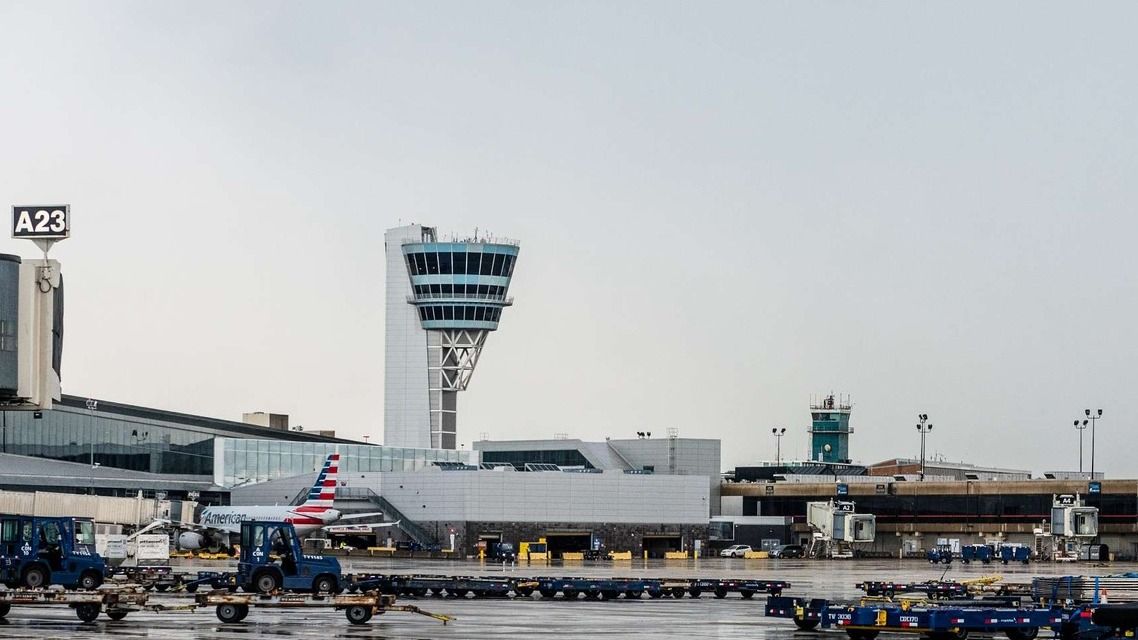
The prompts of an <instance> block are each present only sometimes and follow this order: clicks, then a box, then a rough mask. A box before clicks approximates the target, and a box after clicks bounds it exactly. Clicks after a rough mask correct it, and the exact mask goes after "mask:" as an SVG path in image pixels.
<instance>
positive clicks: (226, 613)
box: [195, 590, 454, 624]
mask: <svg viewBox="0 0 1138 640" xmlns="http://www.w3.org/2000/svg"><path fill="white" fill-rule="evenodd" d="M195 601H196V604H197V606H202V607H216V613H217V619H218V620H221V621H222V622H224V623H226V624H231V623H236V622H241V621H242V620H244V619H245V617H246V616H248V615H249V610H250V609H252V608H279V609H334V610H336V611H343V612H344V615H345V616H346V617H347V618H348V622H350V623H352V624H366V623H367V621H368V620H371V618H372V616H373V615H380V614H384V613H387V612H389V611H404V612H409V613H417V614H419V615H424V616H427V617H430V618H434V619H435V620H439V621H440V622H442V623H443V624H446V623H447V622H450V621H451V620H453V619H454V618H451V617H450V616H445V615H442V614H439V613H431V612H429V611H424V610H422V609H420V608H419V607H416V606H412V605H399V604H396V603H395V596H393V595H391V594H384V593H380V592H378V591H369V592H367V593H355V594H344V595H331V594H328V595H306V594H300V593H287V594H259V593H243V594H236V593H230V592H229V591H222V590H219V591H211V592H209V593H200V594H198V595H197V596H196V597H195Z"/></svg>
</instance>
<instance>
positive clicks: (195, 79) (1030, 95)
mask: <svg viewBox="0 0 1138 640" xmlns="http://www.w3.org/2000/svg"><path fill="white" fill-rule="evenodd" d="M1135 27H1138V5H1134V4H1133V3H1116V2H1100V3H1090V4H1086V3H1084V4H1079V5H1071V4H1067V3H1049V2H1036V3H1008V2H996V3H990V2H965V3H958V2H951V3H949V2H927V3H910V2H869V3H812V2H738V3H736V2H690V3H674V2H631V1H625V2H568V3H551V2H529V1H527V2H479V3H470V2H455V3H445V2H405V3H381V2H359V3H352V2H244V3H231V2H101V3H94V2H5V3H3V4H0V28H2V29H3V33H4V40H5V46H4V47H2V48H0V93H2V95H3V100H2V101H0V105H2V106H0V109H2V111H0V113H2V114H3V115H2V117H0V142H2V144H3V147H4V152H3V153H0V194H3V196H4V197H5V198H6V199H7V201H8V202H7V203H6V204H5V206H7V204H39V203H68V204H70V205H71V215H72V226H71V229H72V237H71V238H69V239H68V240H66V241H64V242H61V243H59V244H58V245H57V246H56V247H55V248H54V249H53V250H52V257H53V258H55V259H58V260H60V261H61V263H62V265H63V268H62V271H63V273H64V277H65V279H66V282H67V289H66V291H67V304H66V313H67V316H66V323H67V327H66V342H65V347H64V360H63V388H64V392H65V393H70V394H76V395H80V396H91V397H96V398H103V399H107V400H114V401H118V402H125V403H131V404H138V405H143V406H151V407H158V408H163V409H170V410H175V411H184V412H190V413H197V414H202V415H208V416H213V417H219V418H228V419H240V415H241V413H242V412H245V411H257V410H260V411H273V412H278V413H288V414H290V416H291V418H292V423H293V424H294V425H296V424H300V425H303V426H304V427H305V428H310V429H315V428H333V429H335V430H336V431H337V433H338V434H340V435H342V436H345V437H351V438H358V437H361V436H363V435H364V434H368V435H370V436H371V441H372V442H376V441H378V440H379V439H380V438H381V437H382V432H383V429H382V415H383V411H382V402H383V366H382V363H383V325H384V322H383V313H384V309H383V291H382V286H383V269H384V258H383V251H384V247H383V231H384V229H386V228H388V227H394V226H398V225H400V224H407V223H410V222H417V223H421V224H426V225H431V226H435V227H437V228H438V229H439V231H440V233H443V234H449V233H455V234H460V235H461V234H472V233H473V232H474V230H475V229H478V230H480V232H487V231H488V232H490V233H491V234H494V235H498V236H505V237H510V238H516V239H518V240H519V241H520V243H521V252H520V256H519V260H518V264H517V267H516V270H515V277H514V282H513V285H512V288H511V294H512V295H513V297H514V298H515V304H514V306H513V307H510V308H508V309H507V310H506V311H505V313H504V314H503V319H502V322H501V325H500V328H499V330H498V331H497V332H496V333H495V334H493V335H491V336H490V338H489V340H488V343H487V346H486V349H485V351H484V353H483V355H482V359H481V360H480V362H479V365H478V370H477V371H476V372H475V374H474V377H473V380H472V382H471V385H470V388H469V390H468V391H466V392H465V393H463V394H461V395H460V397H459V440H460V441H461V442H463V443H464V446H465V447H466V448H469V447H470V446H471V445H470V443H471V441H473V440H475V439H477V438H478V437H480V434H483V433H485V434H487V435H488V437H490V438H492V439H519V438H550V437H553V436H554V434H558V433H564V434H567V435H569V437H578V438H582V439H591V440H600V439H602V438H604V437H606V436H611V437H613V438H621V437H635V432H636V431H643V430H648V431H652V432H653V435H654V436H656V437H659V436H660V435H664V434H666V433H667V430H668V429H669V428H674V429H677V430H678V433H679V435H680V436H682V437H707V438H720V439H722V441H723V445H722V446H723V455H722V462H723V467H724V468H725V469H727V468H731V467H733V466H735V465H737V464H739V465H743V464H749V463H755V462H757V461H759V460H764V459H770V458H773V457H774V454H775V452H774V448H775V442H774V439H773V438H772V436H771V435H770V430H771V428H773V427H786V428H787V430H788V432H787V436H786V437H785V439H784V440H783V447H782V453H783V456H784V457H802V456H804V455H806V452H807V450H808V436H807V434H806V427H807V425H808V424H809V409H808V405H809V402H810V398H811V396H818V395H821V394H826V393H830V392H834V393H841V394H849V395H850V396H851V398H852V401H853V405H854V408H853V418H852V422H851V424H852V425H853V426H854V428H855V433H854V435H853V436H852V438H851V444H850V449H851V456H852V457H853V458H854V460H855V461H860V462H867V463H869V462H875V461H879V460H884V459H887V458H891V457H894V456H914V455H917V453H918V451H919V446H920V440H919V435H918V433H917V431H916V429H915V424H916V416H917V414H919V413H925V414H928V415H929V416H930V422H932V423H933V424H934V425H935V428H934V431H933V432H932V433H931V435H930V436H929V440H928V448H929V452H930V455H943V456H944V457H945V458H946V459H948V460H954V461H955V460H965V461H968V462H973V463H977V464H990V465H1001V466H1005V467H1014V468H1024V469H1032V470H1035V471H1037V472H1039V471H1049V470H1062V469H1065V470H1071V469H1076V468H1077V467H1078V453H1077V452H1078V433H1077V432H1076V431H1075V430H1074V429H1073V428H1072V423H1073V421H1074V419H1075V418H1077V417H1079V416H1081V414H1082V413H1083V409H1085V408H1092V409H1098V408H1102V409H1103V419H1102V420H1101V421H1099V423H1098V425H1097V428H1096V432H1097V433H1096V447H1097V449H1096V470H1105V471H1106V472H1107V473H1108V474H1109V475H1111V476H1115V477H1117V476H1127V477H1135V476H1138V465H1136V464H1135V462H1134V458H1133V455H1132V452H1133V450H1134V448H1135V445H1136V444H1138V431H1136V430H1135V428H1134V427H1135V419H1134V417H1133V415H1132V413H1131V412H1130V410H1129V409H1127V407H1129V406H1130V402H1131V401H1132V400H1133V396H1134V393H1135V390H1136V389H1138V379H1136V378H1138V375H1136V373H1135V365H1136V364H1138V338H1136V336H1135V326H1136V325H1138V323H1136V322H1135V320H1136V315H1138V259H1136V257H1135V255H1136V252H1135V246H1136V243H1138V218H1136V216H1135V203H1136V202H1138V181H1136V180H1135V179H1134V176H1135V175H1138V152H1136V145H1135V141H1136V140H1138V117H1136V114H1138V82H1135V78H1138V69H1136V67H1138V44H1136V41H1135V39H1134V37H1133V33H1134V30H1135ZM0 252H4V253H16V254H20V255H23V256H25V257H29V258H31V257H35V256H36V250H35V248H34V247H33V246H32V245H31V243H29V242H28V241H26V240H13V239H10V238H8V237H7V234H5V235H4V237H3V238H0ZM1086 449H1087V453H1086V456H1085V457H1086V462H1085V463H1084V464H1085V465H1086V467H1087V468H1089V466H1090V433H1089V432H1088V433H1087V434H1086Z"/></svg>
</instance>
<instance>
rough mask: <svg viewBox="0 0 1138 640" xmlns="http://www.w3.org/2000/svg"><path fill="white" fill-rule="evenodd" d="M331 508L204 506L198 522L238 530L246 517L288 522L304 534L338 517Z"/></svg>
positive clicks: (231, 530) (212, 526) (208, 525)
mask: <svg viewBox="0 0 1138 640" xmlns="http://www.w3.org/2000/svg"><path fill="white" fill-rule="evenodd" d="M339 516H340V513H339V512H338V511H337V510H335V509H325V508H315V509H314V508H312V507H258V506H249V507H206V508H205V509H202V514H201V518H200V519H199V521H198V524H200V525H201V526H203V527H209V528H211V529H216V530H221V531H225V532H228V533H240V532H241V523H242V522H244V521H246V520H269V521H279V522H289V523H292V525H293V527H295V528H296V532H297V534H299V535H301V536H307V535H308V534H310V533H312V532H314V531H316V530H317V529H319V528H320V527H323V526H324V525H326V524H331V523H333V522H335V521H336V520H339Z"/></svg>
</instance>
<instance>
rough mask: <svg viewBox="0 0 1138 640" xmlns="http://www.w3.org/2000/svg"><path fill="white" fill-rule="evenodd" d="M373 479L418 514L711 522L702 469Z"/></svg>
mask: <svg viewBox="0 0 1138 640" xmlns="http://www.w3.org/2000/svg"><path fill="white" fill-rule="evenodd" d="M362 475H363V476H364V477H362V478H351V479H347V481H348V483H349V485H348V486H361V485H362V486H366V487H368V488H370V489H371V490H372V491H375V492H376V493H378V494H380V495H382V496H383V497H384V498H387V499H388V500H390V501H391V503H392V504H394V505H395V506H396V507H397V508H399V510H401V511H402V512H403V513H404V514H405V515H406V516H407V517H409V518H411V519H412V520H415V521H420V520H425V521H435V520H442V521H469V522H477V521H486V522H503V521H507V522H623V523H645V522H669V523H686V524H704V525H705V524H707V519H708V515H709V506H708V496H707V486H706V483H705V480H704V478H701V477H696V476H657V475H629V474H625V473H621V472H611V471H610V472H606V473H561V472H548V473H519V472H501V471H422V472H401V473H383V474H378V473H376V474H362Z"/></svg>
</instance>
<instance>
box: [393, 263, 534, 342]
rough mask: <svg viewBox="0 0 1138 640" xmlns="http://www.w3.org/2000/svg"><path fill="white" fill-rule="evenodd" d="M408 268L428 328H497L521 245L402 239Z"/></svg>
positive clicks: (414, 301) (415, 300)
mask: <svg viewBox="0 0 1138 640" xmlns="http://www.w3.org/2000/svg"><path fill="white" fill-rule="evenodd" d="M403 255H404V260H405V261H406V264H407V274H408V276H409V277H410V278H411V290H412V292H413V294H414V295H413V297H412V299H411V300H410V301H411V302H412V303H413V304H415V305H416V306H417V307H418V308H419V309H418V312H419V321H420V322H421V323H422V326H423V328H424V329H488V330H490V331H493V330H495V329H497V328H498V321H499V320H501V315H502V307H505V306H508V305H509V304H510V299H509V298H508V296H507V294H508V292H509V289H510V278H511V276H512V275H513V272H514V264H515V263H516V262H517V256H518V247H517V246H516V245H509V244H494V243H484V242H420V243H411V244H405V245H403Z"/></svg>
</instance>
